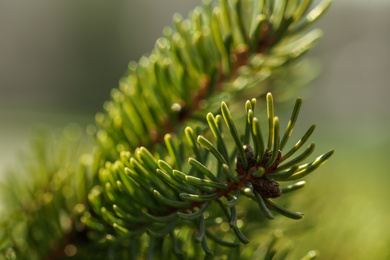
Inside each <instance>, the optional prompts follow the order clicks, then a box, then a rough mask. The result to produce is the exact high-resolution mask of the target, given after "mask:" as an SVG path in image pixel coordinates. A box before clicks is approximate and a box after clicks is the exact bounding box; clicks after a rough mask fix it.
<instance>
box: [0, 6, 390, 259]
mask: <svg viewBox="0 0 390 260" xmlns="http://www.w3.org/2000/svg"><path fill="white" fill-rule="evenodd" d="M197 4H199V1H195V0H191V1H189V0H185V1H183V0H163V1H161V0H159V1H157V0H143V1H135V0H132V1H130V0H127V1H125V0H118V1H109V2H107V1H103V0H93V1H92V0H86V1H82V2H80V1H64V0H60V1H54V2H53V1H43V0H29V1H28V0H21V1H13V0H3V1H2V2H1V3H0V35H1V37H0V170H1V172H0V178H1V174H2V173H3V172H4V171H5V170H6V169H7V168H10V167H12V165H13V164H15V163H18V161H17V158H18V153H19V152H20V151H21V150H23V149H26V146H27V145H28V139H29V136H30V132H31V129H32V128H33V126H34V125H36V124H38V123H47V124H50V125H52V126H55V127H61V126H64V125H66V124H67V123H70V122H77V123H79V124H81V125H87V124H89V123H92V122H93V120H94V114H95V113H96V112H97V111H101V110H102V103H103V102H104V100H107V99H108V98H109V92H110V90H111V89H112V88H114V87H116V86H117V82H118V80H119V78H120V77H121V75H122V74H123V72H124V71H125V68H126V66H127V63H128V62H129V61H130V60H138V59H139V58H140V56H141V55H142V54H145V53H147V52H149V51H150V50H151V49H152V48H153V46H154V42H155V40H156V39H157V38H158V37H159V36H160V35H161V31H162V28H163V27H164V26H165V25H170V24H171V17H172V15H173V13H174V12H179V13H182V14H183V15H186V14H187V12H188V10H190V9H192V8H193V7H194V6H196V5H197ZM317 27H320V28H322V29H323V30H324V31H325V37H324V38H323V39H322V40H321V41H320V43H319V45H318V46H316V47H315V48H314V49H313V50H312V51H311V52H310V54H309V55H310V56H311V57H312V58H314V59H316V60H317V61H318V62H320V63H319V64H320V66H321V70H322V73H321V75H320V76H319V77H318V78H317V79H316V80H315V81H314V82H313V83H311V84H310V86H309V87H308V88H307V89H304V90H299V92H298V93H297V96H303V97H304V104H303V107H302V110H301V114H300V119H299V121H298V124H297V128H296V129H295V130H294V135H293V138H294V137H295V139H297V138H298V137H299V136H300V135H301V134H302V133H303V131H304V130H305V128H307V127H308V126H309V125H310V124H311V123H313V122H314V123H316V124H317V129H316V132H315V135H314V136H313V137H312V141H315V142H316V145H317V147H316V151H317V154H319V153H323V152H326V151H328V150H329V149H331V148H333V149H335V150H336V152H335V154H334V156H333V158H332V159H331V160H330V161H329V162H327V163H326V164H325V165H324V167H322V168H320V169H319V170H317V171H316V172H315V173H314V174H313V175H312V176H309V177H308V178H307V182H308V186H307V187H306V188H305V189H303V190H301V191H299V192H297V193H296V195H295V196H293V197H292V200H293V201H292V203H291V209H293V210H297V211H303V212H305V218H304V219H303V220H302V221H299V222H295V221H292V220H288V221H285V220H284V221H283V222H282V223H280V222H278V221H275V222H274V223H271V225H272V226H274V227H275V228H277V227H279V228H280V227H281V228H282V229H286V237H287V238H289V239H292V240H294V243H295V250H294V253H293V254H294V255H293V257H292V259H295V258H294V257H295V256H296V257H298V256H302V255H304V254H305V253H306V252H307V251H308V250H310V249H318V250H319V251H320V252H321V257H320V259H362V260H363V259H390V247H389V245H390V221H389V216H390V206H389V204H390V203H389V200H390V190H389V189H388V186H389V185H388V183H389V180H390V178H389V172H388V170H387V167H386V165H387V161H386V160H387V159H388V156H389V153H388V150H387V149H388V147H389V145H390V135H389V133H388V132H389V131H388V129H389V127H390V120H389V119H390V105H389V97H390V90H389V87H388V86H389V82H390V73H389V67H390V48H389V46H390V33H389V28H390V2H389V1H386V0H382V1H380V0H376V1H362V0H360V1H353V0H349V1H348V0H338V1H335V2H334V4H333V6H332V7H331V9H330V11H329V12H328V13H327V14H326V15H325V16H324V18H322V20H321V21H320V22H319V23H318V24H317ZM274 98H275V99H277V96H275V97H274ZM291 106H292V103H291ZM277 113H278V112H277ZM286 117H287V115H286ZM282 122H283V121H282ZM284 122H285V121H284ZM302 228H304V229H305V230H306V231H304V232H294V230H301V229H302Z"/></svg>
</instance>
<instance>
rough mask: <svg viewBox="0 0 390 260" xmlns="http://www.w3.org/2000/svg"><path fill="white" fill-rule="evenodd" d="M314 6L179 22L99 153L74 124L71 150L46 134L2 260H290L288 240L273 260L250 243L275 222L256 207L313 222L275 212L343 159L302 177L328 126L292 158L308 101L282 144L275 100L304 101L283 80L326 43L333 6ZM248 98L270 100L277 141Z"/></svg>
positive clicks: (102, 119)
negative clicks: (322, 20) (326, 20)
mask: <svg viewBox="0 0 390 260" xmlns="http://www.w3.org/2000/svg"><path fill="white" fill-rule="evenodd" d="M311 2H313V1H311V0H290V1H287V0H279V1H271V0H263V1H260V0H253V1H251V0H231V1H227V0H219V1H215V2H212V1H204V2H203V5H202V6H201V7H197V8H195V9H194V10H193V11H192V12H191V13H190V15H189V18H188V19H183V18H182V17H181V16H180V15H175V16H174V18H173V28H166V29H164V32H163V35H164V36H163V37H162V38H160V39H158V40H157V42H156V47H155V49H154V50H153V51H152V52H151V54H150V55H149V56H144V57H142V58H141V60H140V61H139V62H138V63H134V62H131V63H130V64H129V69H128V71H127V73H126V76H125V77H124V78H122V79H121V81H120V85H119V88H118V89H114V90H113V91H112V93H111V100H110V101H108V102H106V103H105V104H104V108H105V112H104V113H101V114H97V116H96V124H97V127H96V128H95V127H92V126H90V127H88V129H87V132H88V134H89V135H91V136H93V137H94V138H93V139H94V142H92V143H91V142H86V141H85V140H86V138H85V137H83V136H82V135H81V134H80V133H79V130H77V127H75V126H73V125H72V126H70V127H69V128H67V129H65V130H64V133H63V136H62V137H60V138H59V137H58V135H55V134H49V133H47V132H44V133H43V134H39V135H37V137H36V139H35V142H34V145H33V149H32V151H31V152H30V153H29V159H26V160H24V163H23V165H24V167H23V169H22V171H18V172H15V173H14V174H10V175H9V177H8V178H6V180H5V181H4V182H3V187H4V188H2V193H3V194H2V195H5V196H4V197H5V199H4V205H5V206H4V208H5V210H4V212H3V216H2V217H1V218H0V225H1V226H0V227H1V230H2V233H0V250H2V251H1V252H2V253H3V256H0V259H68V258H69V259H194V260H195V259H212V258H213V257H215V259H259V258H260V257H262V258H264V259H274V257H275V255H277V256H278V257H279V258H278V259H284V258H285V257H287V254H288V252H287V251H280V250H278V249H277V248H275V241H276V240H277V239H278V238H279V237H280V232H276V233H275V236H274V238H273V239H272V241H271V243H270V245H269V247H268V249H267V250H266V251H264V254H263V255H261V256H258V253H256V252H257V249H258V247H257V246H256V245H252V246H251V245H250V244H249V245H247V246H244V244H248V243H249V241H250V238H251V237H255V236H256V230H258V229H257V228H259V224H263V225H264V223H265V220H264V219H263V218H259V221H256V220H253V218H251V217H250V214H249V211H250V210H249V207H251V206H249V205H250V204H251V203H252V204H253V203H255V204H257V205H258V209H257V211H258V212H257V211H256V212H257V213H255V214H258V215H260V212H262V214H263V215H264V216H265V217H266V218H268V219H273V218H275V217H276V216H275V215H274V213H275V212H276V213H278V214H280V215H283V216H285V217H287V218H291V219H301V218H302V217H303V213H300V212H294V211H290V210H289V209H285V208H284V207H282V206H280V205H279V204H278V203H276V202H275V201H274V200H273V199H276V198H278V197H280V196H285V194H288V193H290V192H293V191H295V190H297V189H300V188H302V187H304V186H305V182H304V181H298V182H295V181H296V180H298V179H301V178H303V177H305V176H306V175H308V174H310V173H311V172H313V171H314V170H316V169H317V168H318V167H319V166H321V165H322V164H323V163H324V162H325V161H326V160H327V159H328V158H329V157H330V156H331V155H332V154H333V151H329V152H327V153H325V154H323V155H321V156H319V157H317V159H315V160H314V161H313V162H311V163H306V164H302V162H303V161H304V160H305V159H306V158H308V157H309V156H310V155H311V153H312V152H313V151H314V144H313V143H312V144H310V145H309V146H308V147H307V148H306V149H305V150H304V151H303V152H301V153H300V154H299V155H298V156H295V154H296V152H297V151H298V150H300V148H302V147H303V145H304V144H305V143H306V141H307V140H308V138H309V137H310V135H311V134H312V132H313V131H314V128H315V125H312V126H311V127H310V128H309V129H308V130H307V132H306V133H305V134H304V135H303V136H302V138H301V139H300V140H299V141H298V142H297V143H296V144H295V145H292V147H291V148H290V149H289V150H288V149H287V148H286V147H287V146H286V145H287V143H288V141H289V137H290V135H291V133H292V131H293V128H294V126H295V123H296V121H297V117H298V113H299V110H300V108H301V104H302V99H297V101H296V103H295V106H294V108H293V110H292V114H291V118H290V121H289V122H288V124H287V127H286V130H285V131H282V130H281V126H280V122H279V119H278V117H275V115H274V102H273V97H272V95H271V94H270V93H268V94H266V93H267V92H268V90H269V89H271V90H272V92H275V93H278V92H279V93H281V92H283V91H287V92H288V93H290V89H287V90H286V89H285V88H283V89H277V88H276V87H275V86H274V85H272V84H271V83H272V79H273V78H276V77H277V76H278V75H281V73H287V74H288V73H291V71H292V70H293V68H292V66H291V64H294V61H295V60H296V59H298V58H299V57H301V56H302V54H304V53H306V51H307V50H309V49H310V48H311V47H312V46H313V45H314V44H315V43H316V42H317V40H318V39H319V38H320V37H321V35H322V33H321V32H320V31H319V30H313V31H310V32H305V29H306V28H307V27H308V26H310V25H311V24H312V23H313V22H315V21H316V20H317V19H318V18H319V17H320V16H321V15H322V14H323V13H324V12H325V11H326V10H327V8H328V7H329V5H330V1H327V0H323V1H321V2H320V3H319V4H318V5H317V6H315V7H314V8H312V9H310V4H311ZM254 93H255V94H254ZM248 95H251V96H255V97H260V98H261V99H260V101H262V100H264V99H265V101H266V102H265V103H266V106H264V107H266V110H267V112H266V122H267V131H265V129H263V127H261V126H260V122H261V118H262V116H259V114H260V113H259V112H258V111H260V112H261V107H262V104H260V105H259V104H257V99H256V98H253V99H251V100H248V101H247V102H246V103H245V104H243V103H242V101H241V100H242V99H243V98H245V97H247V96H248ZM244 100H245V99H244ZM227 103H228V104H229V107H231V109H229V108H228V105H227ZM237 106H241V107H242V108H236V107H237ZM232 107H234V109H232ZM255 107H256V114H257V115H258V116H257V117H256V116H255ZM258 107H260V108H258ZM265 133H267V136H265ZM281 133H282V134H283V135H281ZM264 137H266V138H264ZM252 147H253V148H252ZM293 156H295V157H294V158H292V157H293ZM279 182H281V183H284V182H287V184H286V185H283V186H282V187H279ZM242 197H247V198H248V199H249V202H246V199H243V198H242ZM251 212H253V211H251ZM260 222H261V223H260ZM226 225H227V227H226ZM315 256H316V253H315V252H314V251H311V252H309V253H308V254H307V255H306V256H304V258H303V259H312V258H314V257H315Z"/></svg>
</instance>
